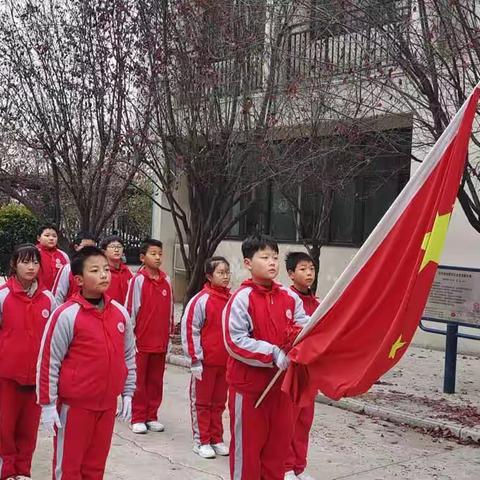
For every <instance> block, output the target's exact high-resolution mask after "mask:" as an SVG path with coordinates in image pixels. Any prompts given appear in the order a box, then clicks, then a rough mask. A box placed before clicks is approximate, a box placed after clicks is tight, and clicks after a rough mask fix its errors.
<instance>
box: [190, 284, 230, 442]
mask: <svg viewBox="0 0 480 480" xmlns="http://www.w3.org/2000/svg"><path fill="white" fill-rule="evenodd" d="M229 298H230V290H229V289H228V288H223V287H216V286H213V285H211V284H210V283H209V282H208V283H206V284H205V286H204V287H203V289H202V290H201V291H200V292H199V293H197V294H196V295H195V296H194V297H193V298H192V299H191V300H190V301H189V302H188V304H187V307H186V309H185V313H184V315H183V318H182V346H183V351H184V353H185V356H186V357H187V358H188V359H189V360H190V364H191V365H192V366H197V365H202V367H203V371H202V379H201V380H198V379H196V378H194V377H193V376H192V378H191V381H190V411H191V417H192V432H193V439H194V442H195V443H196V444H198V445H210V444H211V445H215V444H217V443H221V442H223V422H222V415H223V412H224V410H225V405H226V402H227V391H228V386H227V380H226V365H227V358H228V354H227V350H226V348H225V344H224V342H223V331H222V312H223V309H224V308H225V305H226V304H227V302H228V300H229Z"/></svg>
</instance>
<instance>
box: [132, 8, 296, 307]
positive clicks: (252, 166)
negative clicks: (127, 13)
mask: <svg viewBox="0 0 480 480" xmlns="http://www.w3.org/2000/svg"><path fill="white" fill-rule="evenodd" d="M140 10H141V18H142V34H143V35H142V36H143V48H144V52H145V53H144V55H143V57H144V58H145V59H146V62H145V64H144V65H143V74H142V75H141V76H142V77H143V78H144V79H147V81H146V82H145V83H144V87H143V88H144V95H145V98H149V99H151V101H150V103H149V105H148V106H151V109H150V110H148V109H147V108H145V109H144V112H146V113H145V115H149V116H150V117H151V131H150V135H149V155H148V158H147V162H146V166H147V169H148V170H149V171H150V172H152V173H153V174H154V178H155V179H156V182H157V186H158V188H159V190H160V191H161V192H162V194H163V202H164V203H162V204H161V208H164V209H166V210H168V211H169V212H170V213H171V215H172V218H173V222H174V224H175V229H176V234H177V237H178V242H179V244H180V250H181V254H182V258H183V261H184V264H185V269H186V272H187V279H188V287H187V294H186V298H185V301H188V299H189V298H191V296H192V295H193V294H195V293H196V292H197V291H198V290H199V288H200V287H201V283H202V281H203V265H204V261H205V259H206V258H207V257H209V256H211V255H213V253H214V252H215V250H216V249H217V247H218V245H219V244H220V242H221V241H222V240H223V239H224V238H225V236H226V235H227V234H228V233H229V232H230V230H231V228H232V227H233V226H234V225H235V224H236V223H237V222H238V221H239V219H241V218H242V216H243V215H244V214H245V213H246V212H247V211H248V209H249V208H251V207H252V205H253V204H254V202H255V198H256V195H257V194H258V191H259V189H261V188H262V185H264V183H265V182H266V181H267V180H268V179H270V178H271V177H272V176H274V175H276V174H277V171H279V170H281V171H284V170H285V169H286V170H288V169H295V168H296V166H295V165H294V164H293V162H291V161H290V160H289V159H288V158H287V157H286V156H285V155H283V156H281V157H277V161H278V162H279V163H281V164H282V167H279V166H277V167H278V168H277V169H276V171H272V170H271V169H269V168H267V166H266V163H268V162H266V160H267V159H268V158H269V157H270V156H271V155H272V152H273V151H274V149H273V148H272V146H273V145H274V144H275V142H276V137H275V132H276V131H277V129H278V122H279V118H278V115H279V111H280V109H279V104H280V103H281V101H283V100H282V99H281V96H280V95H279V89H280V88H281V87H280V85H281V83H280V77H281V75H282V72H283V69H284V68H285V57H284V54H285V48H286V41H287V38H288V32H289V25H290V24H291V20H292V18H293V16H294V13H295V8H294V7H292V6H291V5H290V4H289V3H288V2H278V3H277V2H263V1H253V2H252V1H241V2H233V1H227V2H214V1H204V2H195V1H192V0H180V1H177V2H155V1H152V2H149V1H146V0H143V1H141V2H140ZM285 99H286V97H285ZM286 100H287V101H288V99H286ZM181 187H182V188H185V191H186V196H187V201H186V202H185V203H182V201H181V200H180V199H179V195H180V193H179V192H180V190H181Z"/></svg>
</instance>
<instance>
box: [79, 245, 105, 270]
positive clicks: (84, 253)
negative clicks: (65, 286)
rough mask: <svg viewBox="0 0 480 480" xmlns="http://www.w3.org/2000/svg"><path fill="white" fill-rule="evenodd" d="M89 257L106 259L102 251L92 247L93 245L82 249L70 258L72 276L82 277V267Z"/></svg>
mask: <svg viewBox="0 0 480 480" xmlns="http://www.w3.org/2000/svg"><path fill="white" fill-rule="evenodd" d="M90 257H103V258H105V259H106V258H107V257H106V256H105V254H104V253H103V252H102V250H101V249H100V248H98V247H94V246H93V245H91V246H88V247H84V248H82V249H81V250H79V251H78V252H77V253H75V255H74V256H73V257H72V263H71V264H70V269H71V271H72V275H82V274H83V267H84V266H85V260H87V258H90Z"/></svg>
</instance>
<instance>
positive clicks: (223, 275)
mask: <svg viewBox="0 0 480 480" xmlns="http://www.w3.org/2000/svg"><path fill="white" fill-rule="evenodd" d="M217 275H218V276H219V277H229V276H230V272H217Z"/></svg>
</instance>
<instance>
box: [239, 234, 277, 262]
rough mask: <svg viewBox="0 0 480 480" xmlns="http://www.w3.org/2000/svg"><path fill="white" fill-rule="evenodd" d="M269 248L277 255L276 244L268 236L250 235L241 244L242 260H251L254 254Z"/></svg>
mask: <svg viewBox="0 0 480 480" xmlns="http://www.w3.org/2000/svg"><path fill="white" fill-rule="evenodd" d="M268 247H270V248H271V249H272V250H273V251H274V252H277V253H278V243H277V242H276V241H275V239H274V238H273V237H271V236H270V235H263V234H260V235H251V236H250V237H247V238H246V239H245V240H244V241H243V242H242V254H243V258H252V257H253V256H254V255H255V252H258V251H259V250H264V249H265V248H268Z"/></svg>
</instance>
